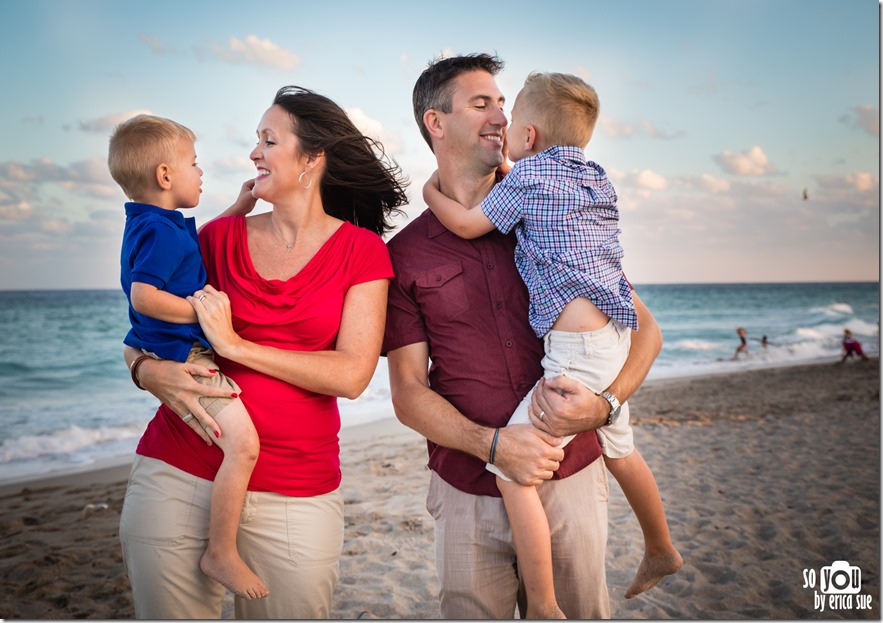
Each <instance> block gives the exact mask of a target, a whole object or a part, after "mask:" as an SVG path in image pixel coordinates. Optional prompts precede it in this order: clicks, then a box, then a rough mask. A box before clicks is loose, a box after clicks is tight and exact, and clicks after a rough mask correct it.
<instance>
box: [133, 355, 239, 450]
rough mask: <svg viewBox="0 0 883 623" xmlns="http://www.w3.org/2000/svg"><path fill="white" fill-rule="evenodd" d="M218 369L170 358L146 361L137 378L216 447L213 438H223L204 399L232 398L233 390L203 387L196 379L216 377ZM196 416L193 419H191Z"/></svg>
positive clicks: (141, 366) (139, 369) (142, 363)
mask: <svg viewBox="0 0 883 623" xmlns="http://www.w3.org/2000/svg"><path fill="white" fill-rule="evenodd" d="M214 374H217V372H215V371H214V370H212V369H210V368H207V367H205V366H201V365H198V364H195V363H178V362H176V361H169V360H166V359H153V358H149V359H145V360H144V361H142V362H141V364H140V365H139V366H138V370H137V375H138V376H137V378H138V382H139V383H140V384H141V386H142V387H143V388H144V389H146V390H147V391H149V392H150V393H151V394H153V395H154V396H156V397H157V398H158V399H159V400H160V401H161V402H162V403H163V404H165V405H166V406H168V407H169V408H170V409H171V410H172V411H174V412H175V413H177V414H178V415H179V416H180V417H181V418H182V419H184V420H185V421H186V423H187V425H188V426H189V427H190V428H192V429H193V430H194V431H196V433H197V434H198V435H199V436H200V437H202V439H203V440H204V441H205V442H206V445H209V446H210V445H212V440H211V436H210V435H209V433H208V431H211V433H212V434H213V435H214V436H215V437H220V436H221V429H220V427H219V426H218V424H217V422H215V420H214V418H212V417H211V416H210V415H209V414H208V413H207V412H206V410H205V409H203V407H202V405H201V404H199V399H200V397H202V396H216V397H219V398H230V397H231V396H230V390H229V389H227V390H225V389H222V388H220V387H211V386H209V385H203V384H201V383H200V382H198V381H197V380H196V379H194V378H193V376H194V375H196V376H213V375H214ZM191 414H192V416H193V417H189V416H190V415H191Z"/></svg>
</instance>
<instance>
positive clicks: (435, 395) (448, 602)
mask: <svg viewBox="0 0 883 623" xmlns="http://www.w3.org/2000/svg"><path fill="white" fill-rule="evenodd" d="M502 67H503V63H502V61H500V60H499V59H498V58H496V57H494V56H490V55H487V54H474V55H468V56H456V57H451V58H446V59H442V60H438V61H435V62H433V63H431V64H430V65H429V67H428V68H427V69H426V70H425V71H424V72H423V74H422V75H421V76H420V77H419V78H418V80H417V83H416V85H415V87H414V93H413V105H414V115H415V119H416V121H417V123H418V126H419V128H420V131H421V133H422V135H423V137H424V139H425V140H426V142H427V143H428V144H429V146H430V148H431V149H432V150H433V152H434V153H435V156H436V161H437V164H438V182H439V188H440V190H441V192H442V193H443V194H445V195H446V196H448V197H450V198H451V199H454V200H456V201H458V202H459V203H460V204H462V205H467V206H475V205H477V204H479V203H481V200H482V199H484V198H485V197H486V196H487V194H488V193H489V192H490V190H491V189H492V188H493V186H494V184H495V183H496V182H497V181H498V168H499V167H500V166H501V165H502V164H503V163H504V156H503V136H504V132H505V129H506V126H507V124H508V120H507V118H506V115H505V114H504V112H503V103H504V98H503V95H502V93H500V90H499V88H498V87H497V84H496V81H495V79H494V76H495V75H496V74H497V73H498V72H499V71H500V70H501V69H502ZM388 248H389V250H390V256H391V258H392V261H393V267H394V269H395V273H396V277H395V279H394V280H393V284H392V286H391V288H390V295H389V309H388V314H387V326H386V332H385V337H384V345H383V351H384V353H386V355H387V358H388V364H389V377H390V387H391V395H392V401H393V406H394V408H395V412H396V416H397V417H398V418H399V420H401V421H402V422H403V423H404V424H405V425H407V426H409V427H410V428H413V429H414V430H416V431H417V432H419V433H421V434H422V435H423V436H424V437H426V438H427V442H428V443H427V445H428V450H429V467H430V469H431V470H432V471H431V476H430V485H429V493H428V496H427V508H428V509H429V511H430V513H431V514H432V516H433V517H434V519H435V544H436V567H437V571H438V576H439V583H440V595H439V598H440V607H441V614H442V617H444V618H459V619H480V618H511V617H512V616H513V615H514V613H515V607H516V602H517V601H518V608H519V610H520V612H521V613H522V614H524V613H526V612H527V611H528V608H529V606H528V604H526V603H524V601H523V599H519V597H518V596H519V593H520V592H521V591H520V588H523V587H520V584H521V582H520V579H519V574H518V572H517V569H516V555H515V550H514V546H513V543H512V537H511V533H510V532H509V527H508V519H507V516H506V509H505V507H504V505H503V501H502V499H501V497H500V491H499V489H498V488H497V486H496V478H495V476H494V475H493V474H492V473H491V472H489V471H488V470H487V469H486V467H485V466H486V464H487V463H488V461H489V459H490V458H491V455H493V462H494V464H495V465H496V466H497V468H498V469H500V470H501V471H502V472H503V473H505V474H506V475H507V476H508V477H509V478H511V479H512V480H514V481H516V482H518V483H520V484H522V485H539V484H540V483H543V486H541V487H538V491H539V495H540V498H541V500H542V501H543V504H544V506H545V507H546V508H547V509H548V508H550V505H553V506H554V509H555V510H554V512H551V513H549V522H550V529H551V534H552V535H553V536H552V558H553V565H554V579H555V594H556V596H557V597H558V602H559V605H560V608H561V610H562V612H563V614H564V615H566V616H568V617H571V618H603V617H609V616H610V603H609V598H608V592H607V585H606V577H605V568H604V564H605V549H606V540H607V505H606V501H607V477H606V472H605V470H604V466H603V460H601V461H599V460H597V459H598V458H599V457H600V456H601V449H600V446H599V444H598V438H597V435H596V434H594V430H595V429H597V428H599V427H600V426H603V425H604V424H605V423H606V422H607V420H608V418H609V416H610V413H611V405H610V403H608V401H607V400H605V399H604V398H602V397H600V396H598V395H596V394H595V393H594V392H593V391H591V390H590V389H588V388H587V387H586V386H584V385H583V384H581V383H580V382H578V381H576V380H575V379H571V378H567V377H557V378H554V379H547V380H540V382H539V384H537V381H538V379H541V376H542V366H541V363H540V361H541V359H542V357H543V343H542V340H540V339H539V338H537V336H536V335H535V333H534V331H533V329H532V328H531V326H530V323H529V322H528V295H527V290H526V289H525V287H524V283H523V282H522V280H521V277H520V276H519V274H518V271H517V270H516V267H515V262H514V249H515V235H514V233H510V234H508V235H504V234H501V233H500V232H498V231H492V232H490V233H488V234H486V235H484V236H481V237H480V238H476V239H474V240H465V239H462V238H459V237H458V236H456V235H455V234H454V233H452V232H450V231H448V230H447V229H446V228H445V227H444V226H443V225H442V224H441V223H440V222H439V221H438V219H437V218H436V217H435V216H434V215H433V214H432V212H431V211H429V210H426V211H424V212H423V213H422V214H421V215H420V216H419V217H418V218H416V219H415V220H414V221H413V222H411V223H410V224H409V225H408V226H407V227H405V228H404V229H403V230H402V231H400V232H399V233H398V234H396V235H395V236H394V237H393V238H392V239H391V240H390V241H389V243H388ZM633 300H634V304H635V311H636V312H637V315H638V324H639V325H640V327H641V330H640V331H637V332H635V335H634V338H633V340H632V345H631V350H630V352H629V355H628V358H627V360H626V362H625V364H624V365H623V367H622V370H621V371H620V373H619V375H618V376H617V377H616V379H615V380H613V382H611V383H610V385H609V386H607V387H606V388H604V389H605V390H606V391H608V392H610V393H611V394H613V395H615V396H616V397H617V398H619V400H620V401H622V402H624V401H625V400H627V399H628V398H629V397H630V396H631V394H632V393H633V392H634V391H635V390H636V389H637V388H638V387H639V386H640V384H641V382H642V381H643V380H644V378H645V377H646V374H647V372H648V371H649V369H650V366H651V364H652V363H653V360H654V359H655V358H656V356H657V355H658V353H659V349H660V347H661V343H662V341H661V334H660V332H659V327H658V325H657V324H656V322H655V320H654V318H653V316H652V314H650V312H649V310H648V309H647V308H646V306H645V305H644V304H643V303H642V302H641V300H640V298H638V297H637V295H634V293H633ZM430 356H431V366H430ZM535 385H537V388H536V390H535V391H534V395H533V398H532V405H531V412H530V415H531V421H532V424H530V425H529V424H520V425H514V426H509V427H506V426H505V425H506V422H507V421H508V420H509V416H510V415H511V414H512V412H513V411H514V410H515V408H516V407H517V406H518V404H519V403H520V402H521V400H522V399H523V398H524V396H525V395H527V393H528V392H529V391H530V390H531V389H533V388H534V386H535ZM540 413H542V414H543V418H542V419H540V418H539V417H538V414H540ZM583 432H587V434H577V435H576V437H575V438H574V439H573V441H571V442H570V444H568V445H567V447H566V448H563V449H562V448H560V447H558V446H559V444H560V443H561V442H562V437H563V436H564V435H569V434H576V433H583ZM565 553H566V555H563V554H565ZM576 578H578V580H577V579H576ZM521 597H523V593H521Z"/></svg>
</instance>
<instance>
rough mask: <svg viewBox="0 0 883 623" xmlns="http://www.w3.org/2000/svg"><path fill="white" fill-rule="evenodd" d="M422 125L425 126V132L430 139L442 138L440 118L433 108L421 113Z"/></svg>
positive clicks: (442, 126)
mask: <svg viewBox="0 0 883 623" xmlns="http://www.w3.org/2000/svg"><path fill="white" fill-rule="evenodd" d="M423 125H424V126H426V130H427V132H429V135H430V136H431V137H432V138H444V137H445V130H444V124H443V123H442V116H441V115H440V114H439V113H438V111H437V110H435V109H434V108H430V109H429V110H427V111H426V112H425V113H423Z"/></svg>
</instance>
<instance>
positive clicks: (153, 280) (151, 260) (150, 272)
mask: <svg viewBox="0 0 883 623" xmlns="http://www.w3.org/2000/svg"><path fill="white" fill-rule="evenodd" d="M177 239H178V236H177V233H176V232H175V230H174V229H173V228H172V227H170V226H169V225H168V224H167V223H165V222H164V221H162V220H160V219H144V223H143V225H142V227H141V231H140V232H139V235H138V243H137V251H136V252H135V254H134V258H133V263H132V281H133V282H135V281H137V282H139V283H147V284H150V285H152V286H155V287H156V288H159V289H160V290H162V289H165V287H166V284H168V283H169V281H170V280H171V278H172V275H173V274H174V272H175V271H176V270H177V268H178V266H180V265H181V261H182V259H183V258H182V254H181V251H180V245H178V244H175V242H176V241H177Z"/></svg>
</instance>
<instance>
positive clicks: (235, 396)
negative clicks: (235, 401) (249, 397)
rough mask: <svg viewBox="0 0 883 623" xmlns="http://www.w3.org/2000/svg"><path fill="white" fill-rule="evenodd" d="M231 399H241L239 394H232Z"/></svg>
mask: <svg viewBox="0 0 883 623" xmlns="http://www.w3.org/2000/svg"><path fill="white" fill-rule="evenodd" d="M230 398H239V394H237V393H236V392H233V393H232V394H230Z"/></svg>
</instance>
